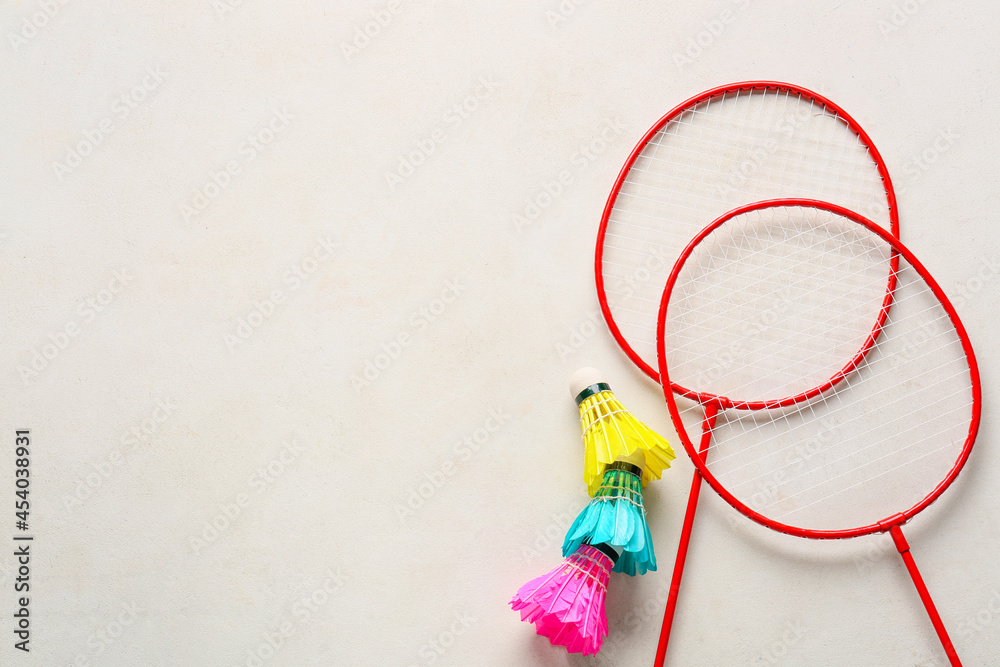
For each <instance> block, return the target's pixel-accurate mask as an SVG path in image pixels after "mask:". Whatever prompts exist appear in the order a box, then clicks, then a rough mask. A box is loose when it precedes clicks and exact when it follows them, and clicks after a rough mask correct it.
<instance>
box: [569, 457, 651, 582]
mask: <svg viewBox="0 0 1000 667" xmlns="http://www.w3.org/2000/svg"><path fill="white" fill-rule="evenodd" d="M640 474H641V471H640V470H639V469H638V468H637V467H635V466H632V465H628V464H621V463H615V464H612V465H611V466H610V467H609V468H608V469H607V470H606V471H605V472H604V477H603V479H602V481H601V486H600V487H599V488H598V489H597V493H596V494H595V495H594V498H593V499H592V500H591V501H590V503H589V504H588V505H587V506H586V507H585V508H584V509H583V511H582V512H580V514H579V516H577V517H576V521H574V522H573V525H571V526H570V528H569V531H568V532H567V533H566V540H565V542H563V556H568V555H570V554H571V553H573V552H575V551H576V550H577V548H579V546H580V545H581V544H602V543H603V544H610V545H611V546H613V547H619V548H620V549H622V553H621V556H619V558H618V562H617V563H615V567H614V570H613V571H614V572H624V573H625V574H627V575H629V576H635V575H636V574H645V573H646V571H647V570H656V555H655V554H654V553H653V537H652V535H650V532H649V524H648V523H647V522H646V508H645V505H644V504H643V499H642V481H641V479H640V477H639V475H640Z"/></svg>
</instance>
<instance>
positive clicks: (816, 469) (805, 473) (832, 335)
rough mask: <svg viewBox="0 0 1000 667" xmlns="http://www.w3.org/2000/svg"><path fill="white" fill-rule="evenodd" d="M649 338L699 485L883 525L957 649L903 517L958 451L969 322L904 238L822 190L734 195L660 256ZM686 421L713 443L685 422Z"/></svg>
mask: <svg viewBox="0 0 1000 667" xmlns="http://www.w3.org/2000/svg"><path fill="white" fill-rule="evenodd" d="M889 267H892V268H891V272H890V275H889V276H888V282H887V275H886V273H887V270H888V269H889ZM890 297H891V299H890ZM890 301H891V308H890ZM872 322H878V325H877V326H876V328H875V329H872V326H871V323H872ZM657 348H658V355H659V371H660V376H661V377H662V379H663V382H662V386H663V394H664V397H665V399H666V402H667V406H668V408H669V409H670V414H671V418H672V420H673V422H674V425H675V427H676V428H677V432H678V436H679V437H680V439H681V442H682V444H683V445H684V448H685V449H686V450H687V452H688V454H689V455H690V456H691V459H692V461H693V462H694V465H695V466H696V467H697V469H698V472H699V473H700V475H701V476H702V477H703V478H704V479H705V480H706V481H708V483H709V484H710V485H711V486H712V488H713V489H715V491H716V492H717V493H718V494H719V495H720V496H722V497H723V498H724V499H725V500H726V501H727V502H728V503H729V504H730V505H732V506H733V507H734V508H736V509H737V510H738V511H739V512H741V513H742V514H744V515H745V516H747V517H749V518H751V519H753V520H754V521H757V522H758V523H760V524H762V525H765V526H767V527H769V528H772V529H774V530H777V531H780V532H783V533H788V534H790V535H796V536H800V537H808V538H813V539H837V538H849V537H857V536H861V535H868V534H871V533H881V532H889V533H890V534H891V535H892V538H893V541H894V543H895V545H896V548H897V550H898V551H899V553H900V555H901V556H902V558H903V561H904V563H905V565H906V568H907V570H908V571H909V574H910V576H911V578H912V579H913V582H914V585H915V586H916V588H917V592H918V594H919V596H920V598H921V601H922V602H923V604H924V607H925V608H926V610H927V613H928V615H929V617H930V619H931V622H932V624H933V626H934V629H935V631H936V632H937V634H938V637H939V639H940V641H941V644H942V646H943V647H944V650H945V652H946V654H947V655H948V658H949V659H950V661H951V664H952V665H960V664H961V662H960V661H959V658H958V655H957V653H956V651H955V649H954V646H953V645H952V642H951V640H950V638H949V637H948V633H947V631H946V629H945V626H944V623H943V622H942V620H941V618H940V615H939V614H938V612H937V610H936V608H935V606H934V603H933V601H932V599H931V596H930V594H929V593H928V591H927V588H926V586H925V585H924V582H923V579H922V578H921V575H920V572H919V570H918V569H917V566H916V564H915V562H914V560H913V557H912V555H911V554H910V552H909V545H908V544H907V543H906V539H905V537H904V536H903V533H902V530H901V526H902V525H903V524H905V523H906V522H908V521H909V520H910V519H912V518H913V517H914V516H915V515H917V514H918V513H919V512H921V511H922V510H923V509H925V508H926V507H928V506H929V505H930V504H931V503H932V502H934V500H936V499H937V498H938V497H939V496H940V495H941V494H942V493H943V492H944V490H945V489H947V488H948V486H949V485H951V483H952V482H953V481H954V480H955V478H956V477H957V475H958V473H959V472H960V471H961V469H962V467H963V466H964V464H965V462H966V461H967V459H968V457H969V454H970V452H971V449H972V446H973V443H974V441H975V437H976V433H977V430H978V426H979V418H980V408H981V390H980V384H979V373H978V370H977V366H976V360H975V355H974V353H973V350H972V345H971V343H970V342H969V338H968V335H967V334H966V331H965V329H964V327H963V326H962V323H961V321H960V320H959V318H958V316H957V314H956V313H955V310H954V308H953V307H952V305H951V303H950V302H949V301H948V298H947V297H946V296H945V294H944V292H943V291H942V290H941V288H940V286H939V285H938V284H937V282H935V280H934V279H933V277H931V275H930V274H929V273H928V272H927V270H926V269H925V268H924V267H923V265H921V264H920V262H919V261H918V260H917V259H916V258H915V257H914V256H913V254H912V253H911V252H910V251H909V250H908V249H906V248H905V247H904V246H903V245H902V244H901V243H900V242H899V240H898V239H897V238H896V237H894V236H893V235H892V234H890V233H889V232H887V231H886V230H885V229H883V228H882V227H880V226H879V225H877V224H875V223H873V222H872V221H870V220H868V219H866V218H864V217H862V216H861V215H859V214H857V213H855V212H853V211H850V210H848V209H845V208H843V207H840V206H836V205H834V204H829V203H824V202H817V201H811V200H780V201H765V202H757V203H754V204H750V205H746V206H742V207H739V208H737V209H735V210H734V211H731V212H730V213H727V214H725V215H723V216H721V217H720V218H718V219H717V220H715V221H714V222H713V223H712V224H710V225H709V226H708V227H706V228H705V229H704V230H703V231H701V232H700V233H699V234H697V235H696V236H695V238H694V240H692V241H691V242H690V244H689V245H688V246H687V247H686V248H685V249H684V251H683V252H682V253H681V255H680V257H679V259H678V260H677V262H676V264H675V265H674V267H673V270H672V271H671V273H670V276H669V277H668V279H667V283H666V288H665V290H664V292H663V294H662V298H661V302H660V309H659V316H658V323H657ZM845 360H850V361H848V362H847V363H845ZM671 388H672V389H671ZM678 396H682V397H684V398H683V399H680V400H682V401H685V403H686V404H689V405H687V406H686V407H685V408H683V409H682V407H681V406H680V405H679V403H678ZM685 399H690V400H685ZM702 410H704V414H703V415H702ZM698 422H704V423H706V424H707V428H706V429H704V431H705V432H707V433H710V434H711V440H712V447H713V455H712V457H711V458H710V459H707V458H705V457H704V456H702V455H701V454H700V453H699V450H698V448H697V447H696V445H695V442H694V440H695V438H693V437H692V435H691V434H690V433H689V430H688V429H689V428H692V429H693V430H694V431H695V433H697V423H698ZM707 437H708V436H702V441H704V440H705V439H706V438H707ZM659 658H662V656H659ZM659 658H658V659H659ZM658 664H659V663H658Z"/></svg>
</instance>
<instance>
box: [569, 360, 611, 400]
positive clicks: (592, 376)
mask: <svg viewBox="0 0 1000 667" xmlns="http://www.w3.org/2000/svg"><path fill="white" fill-rule="evenodd" d="M598 382H604V375H603V374H602V373H601V371H599V370H597V369H596V368H590V367H589V366H588V367H587V368H581V369H580V370H578V371H577V372H575V373H573V376H572V377H571V378H570V379H569V393H570V395H571V396H572V397H573V398H574V399H575V398H576V397H577V396H579V395H580V392H581V391H583V390H584V389H586V388H587V387H589V386H590V385H592V384H597V383H598Z"/></svg>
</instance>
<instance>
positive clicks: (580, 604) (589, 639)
mask: <svg viewBox="0 0 1000 667" xmlns="http://www.w3.org/2000/svg"><path fill="white" fill-rule="evenodd" d="M616 558H617V553H616V552H615V550H614V549H612V548H611V547H609V546H607V545H604V544H600V545H597V546H591V545H589V544H581V545H580V546H579V547H578V548H577V549H576V551H575V552H574V553H573V554H572V555H570V556H569V557H568V558H566V560H564V561H563V562H562V564H560V565H559V567H557V568H556V569H554V570H552V571H551V572H549V573H548V574H544V575H542V576H541V577H538V578H537V579H532V580H531V581H529V582H528V583H526V584H525V585H524V586H521V589H520V590H519V591H518V592H517V594H516V595H515V596H514V599H513V600H511V601H510V606H511V607H512V608H513V609H514V610H515V611H519V612H521V620H522V621H527V622H529V623H534V624H535V629H536V631H537V632H538V634H540V635H542V636H543V637H547V638H548V640H549V641H550V642H552V644H553V645H556V646H565V647H566V650H567V651H569V652H570V653H582V654H583V655H593V654H594V653H597V651H599V650H600V648H601V644H602V643H603V642H604V638H605V637H606V636H607V635H608V617H607V613H606V612H605V610H604V597H605V595H606V594H607V590H608V578H609V577H610V574H611V569H612V568H613V567H614V564H615V560H616Z"/></svg>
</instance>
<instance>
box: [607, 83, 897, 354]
mask: <svg viewBox="0 0 1000 667" xmlns="http://www.w3.org/2000/svg"><path fill="white" fill-rule="evenodd" d="M788 197H797V198H810V199H818V200H821V201H828V202H832V203H834V204H839V205H841V206H843V207H845V208H848V209H851V210H853V211H856V212H858V213H860V214H862V215H864V216H866V217H868V218H870V219H871V220H873V221H874V222H876V223H877V224H879V225H882V226H883V227H885V228H886V229H888V228H889V225H890V218H889V206H888V200H887V197H886V189H885V184H884V183H883V181H882V177H881V175H880V174H879V172H878V169H877V167H876V164H875V161H874V160H873V159H872V157H871V156H870V155H869V152H868V147H867V146H866V145H865V144H864V143H863V142H862V141H861V139H860V138H859V137H858V136H857V135H856V134H855V133H854V132H853V131H852V130H851V128H850V127H849V126H848V124H847V123H846V122H845V121H844V120H843V119H842V118H840V117H838V116H837V115H835V114H833V113H832V112H830V111H828V110H827V109H825V108H824V107H822V106H820V105H818V104H815V103H813V102H812V101H810V100H808V99H805V98H802V97H800V96H799V95H798V94H796V93H793V92H788V91H778V90H767V91H764V90H756V91H738V92H737V91H733V92H730V93H726V94H725V95H720V96H717V97H714V98H712V99H710V100H706V101H704V102H701V103H699V104H698V105H696V106H695V107H693V108H689V109H687V110H685V111H684V112H682V113H681V114H679V115H678V116H676V117H675V118H674V119H672V120H671V121H669V122H668V123H667V124H666V125H664V126H663V127H662V128H661V129H660V130H659V132H657V133H656V134H655V135H654V136H653V137H652V139H651V140H650V141H649V143H647V145H646V146H645V148H644V149H643V150H642V152H641V153H640V155H639V156H638V157H637V159H636V161H635V163H634V164H633V165H632V167H631V169H630V170H629V172H628V175H627V177H626V179H625V181H624V182H623V183H622V186H621V189H620V192H619V194H618V197H617V200H616V202H615V206H614V208H613V210H612V211H611V213H610V215H609V218H608V222H607V228H606V232H605V240H604V249H603V274H604V291H605V295H606V298H607V302H608V306H609V308H610V310H611V314H612V318H613V319H614V321H615V323H616V324H617V325H618V327H619V329H620V331H621V333H622V335H623V336H624V338H625V339H626V341H627V342H628V344H629V345H630V346H631V347H632V349H633V350H634V351H635V352H636V353H637V354H638V355H639V356H640V357H641V358H642V359H643V360H644V361H645V362H646V363H647V364H649V366H651V367H652V368H654V369H655V368H656V364H657V361H656V314H657V308H658V306H659V302H660V294H661V292H662V290H663V285H664V283H665V282H666V278H667V275H668V274H669V272H670V269H671V267H672V266H673V264H674V262H675V260H676V259H677V257H678V256H680V253H681V250H682V249H683V248H684V247H685V246H686V245H687V243H688V242H689V241H690V240H691V238H692V237H693V236H694V235H695V234H696V233H697V232H698V231H699V230H701V229H703V228H704V227H705V226H706V225H708V223H710V222H711V221H712V220H714V219H716V218H717V217H719V216H720V215H722V214H723V213H725V212H727V211H730V210H732V209H734V208H736V207H737V206H740V205H742V204H747V203H750V202H754V201H760V200H763V199H776V198H788Z"/></svg>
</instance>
